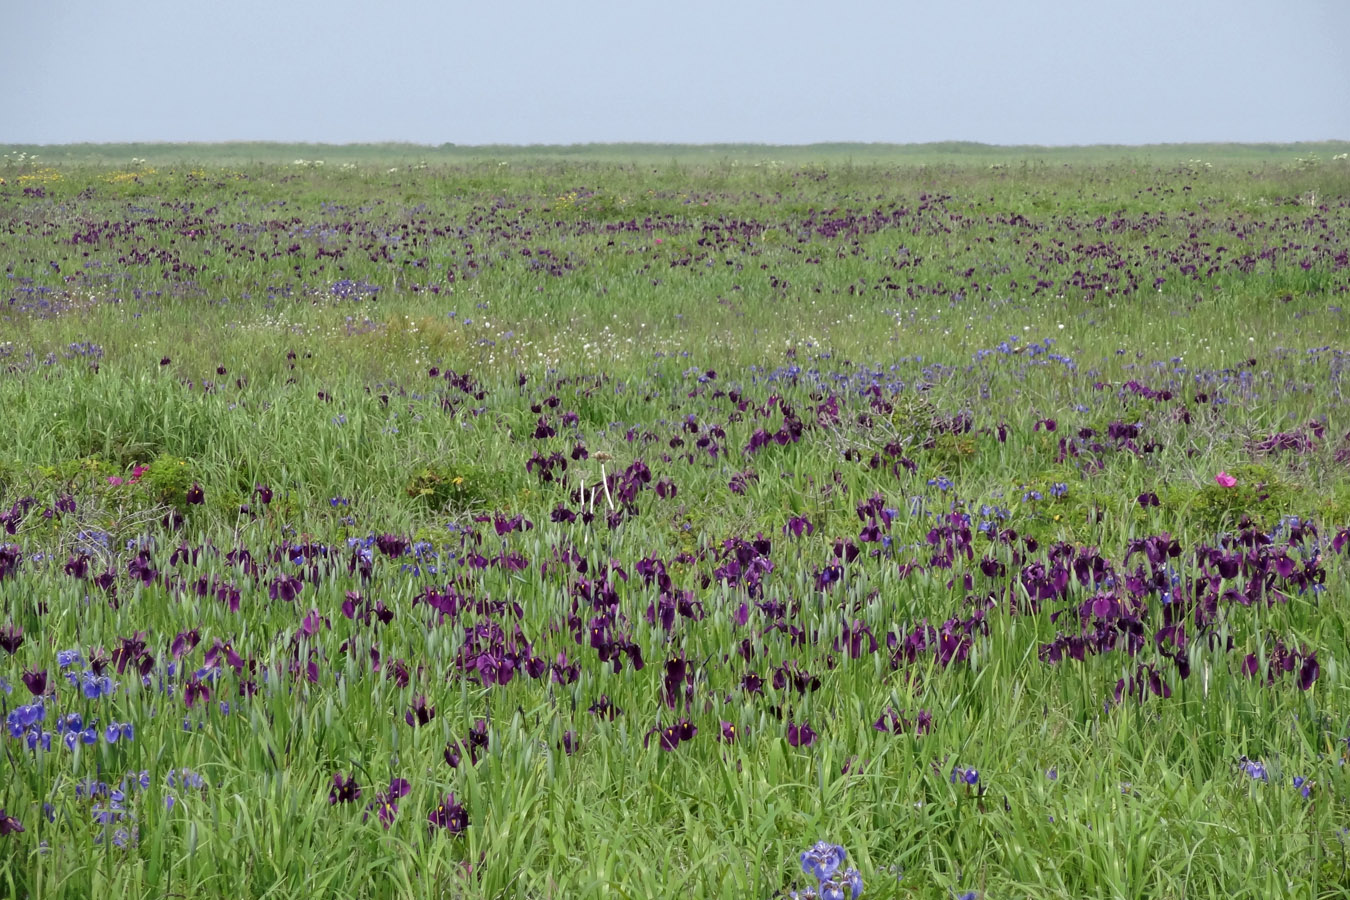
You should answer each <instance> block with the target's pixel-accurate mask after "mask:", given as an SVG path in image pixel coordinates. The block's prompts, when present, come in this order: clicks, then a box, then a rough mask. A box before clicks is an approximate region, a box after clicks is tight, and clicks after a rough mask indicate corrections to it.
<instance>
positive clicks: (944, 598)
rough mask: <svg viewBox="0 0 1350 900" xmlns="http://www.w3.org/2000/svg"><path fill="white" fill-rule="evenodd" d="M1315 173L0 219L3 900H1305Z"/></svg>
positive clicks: (1095, 169)
mask: <svg viewBox="0 0 1350 900" xmlns="http://www.w3.org/2000/svg"><path fill="white" fill-rule="evenodd" d="M1340 162H1342V161H1328V162H1327V163H1325V164H1320V165H1317V166H1308V165H1299V166H1288V167H1282V166H1279V165H1275V164H1270V165H1265V166H1263V167H1261V168H1251V167H1243V168H1239V167H1237V166H1236V165H1228V166H1215V167H1213V168H1203V167H1198V166H1195V165H1192V164H1184V165H1173V166H1160V165H1140V164H1138V163H1133V164H1125V163H1115V164H1110V165H1098V166H1091V167H1088V166H1082V167H1077V168H1067V169H1062V170H1061V169H1058V168H1055V169H1047V168H1046V167H1034V166H1033V167H1022V168H1018V167H1011V168H1007V167H999V168H993V169H987V168H978V169H977V168H973V167H952V166H941V167H924V168H881V167H875V168H868V167H857V166H852V167H844V166H835V167H831V166H823V167H822V166H801V167H797V166H781V167H779V166H775V167H768V166H765V167H760V168H746V167H738V166H730V165H727V166H716V167H704V168H690V167H669V168H661V167H660V166H658V167H656V169H655V170H653V168H652V167H650V166H642V167H637V166H631V165H630V166H622V165H618V164H613V165H606V166H600V165H593V164H584V163H574V164H567V165H563V164H554V165H542V164H541V165H535V166H518V167H515V168H511V167H500V166H497V165H496V164H495V163H494V164H492V165H480V164H471V163H465V164H463V165H459V166H454V167H451V166H445V167H426V168H419V167H408V168H399V169H397V170H396V171H393V172H389V171H386V170H384V169H366V168H363V167H355V166H354V167H352V168H348V169H334V170H330V171H318V170H315V169H314V168H312V167H303V168H298V167H279V166H250V167H242V168H237V169H234V170H228V171H226V170H223V169H215V168H203V169H191V170H186V169H185V170H179V169H174V168H172V167H170V166H156V167H155V170H154V171H153V172H150V171H141V170H137V171H135V172H132V171H130V170H128V171H121V170H117V171H109V170H107V169H103V168H95V167H91V168H74V167H69V168H57V167H52V168H50V169H47V168H43V169H37V168H36V167H33V166H30V167H28V168H24V167H18V166H11V167H9V168H6V169H4V170H0V176H2V177H3V178H4V184H3V185H0V199H3V201H4V203H3V204H0V210H3V212H0V261H2V262H3V264H4V266H5V270H6V275H7V281H6V283H5V286H6V294H5V295H4V297H3V299H4V305H3V306H0V327H3V331H0V334H2V335H3V340H2V341H0V409H4V410H5V424H6V437H7V441H6V443H5V445H4V447H3V448H0V527H2V528H3V529H4V532H3V535H0V604H2V606H3V612H2V613H0V712H2V713H3V717H4V721H5V732H4V734H3V736H0V743H3V746H4V749H5V752H6V775H5V778H4V779H3V781H0V885H3V889H4V893H5V895H7V896H9V895H12V896H16V897H48V896H71V897H86V896H92V895H100V896H102V895H105V894H109V893H111V894H112V895H114V896H135V897H142V896H143V897H152V896H163V895H166V894H175V895H182V896H188V897H217V896H219V897H225V896H230V897H235V896H241V895H244V896H252V895H263V894H269V895H275V896H287V897H288V896H296V897H299V896H306V897H308V896H327V895H333V896H351V897H406V896H445V897H458V896H464V897H481V896H486V897H516V896H526V897H586V896H596V897H600V896H606V897H613V896H641V897H667V896H669V897H684V896H718V897H747V898H768V897H774V896H784V895H787V894H789V893H790V892H796V893H797V895H798V896H802V895H804V894H805V892H806V891H808V890H813V891H816V892H817V893H818V894H822V895H823V893H824V892H827V891H829V892H833V891H842V892H844V893H845V894H846V895H853V893H854V889H855V886H856V887H857V889H858V890H859V891H861V890H862V886H863V885H865V886H866V889H865V894H864V896H866V897H868V898H873V897H879V898H885V897H924V898H927V897H932V898H939V897H951V896H958V897H964V896H979V897H990V898H1003V897H1038V898H1039V897H1075V898H1076V897H1140V898H1153V897H1174V896H1175V897H1180V896H1192V895H1196V896H1217V895H1221V894H1222V895H1229V896H1233V897H1268V896H1285V895H1289V896H1316V897H1336V896H1344V895H1345V894H1346V893H1347V892H1350V868H1348V867H1350V832H1347V828H1350V806H1348V805H1347V803H1348V801H1350V775H1348V774H1347V771H1348V770H1347V766H1346V765H1345V763H1346V762H1347V759H1350V744H1347V741H1348V740H1350V720H1348V719H1347V680H1346V674H1345V666H1346V664H1347V657H1346V647H1347V645H1348V644H1350V635H1348V634H1347V632H1348V631H1350V628H1348V626H1347V621H1350V619H1348V618H1347V609H1346V601H1345V597H1346V594H1347V587H1348V586H1350V585H1348V583H1347V579H1348V578H1350V568H1348V567H1347V561H1346V556H1347V554H1350V479H1347V472H1348V471H1350V470H1348V468H1347V467H1348V466H1350V438H1348V437H1347V432H1348V431H1350V420H1347V418H1346V415H1345V411H1344V398H1343V396H1342V381H1343V378H1344V375H1345V371H1346V369H1347V366H1348V365H1350V356H1347V351H1346V349H1345V343H1346V342H1345V338H1346V336H1347V328H1346V324H1345V320H1344V316H1343V312H1342V303H1343V302H1344V300H1345V295H1346V294H1347V292H1350V263H1347V256H1346V254H1347V252H1350V245H1347V243H1346V238H1345V235H1346V234H1347V233H1350V231H1348V230H1347V229H1348V228H1350V221H1348V219H1350V212H1348V211H1347V210H1348V209H1350V205H1348V204H1350V200H1348V199H1347V198H1350V171H1348V170H1347V168H1346V167H1345V166H1343V165H1340ZM128 175H130V176H131V177H126V176H128ZM1310 198H1315V202H1314V200H1311V199H1310ZM803 847H806V848H810V849H809V850H808V851H807V852H806V853H803V852H802V848H803ZM844 847H847V848H848V850H847V851H846V853H845V851H844V850H843V848H844ZM845 855H846V856H847V862H846V863H845V862H844V858H845ZM832 895H833V894H832Z"/></svg>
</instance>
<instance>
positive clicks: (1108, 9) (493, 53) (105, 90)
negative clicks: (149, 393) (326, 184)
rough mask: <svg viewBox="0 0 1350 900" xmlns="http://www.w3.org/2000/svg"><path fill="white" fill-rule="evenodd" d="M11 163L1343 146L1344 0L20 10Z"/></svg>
mask: <svg viewBox="0 0 1350 900" xmlns="http://www.w3.org/2000/svg"><path fill="white" fill-rule="evenodd" d="M4 6H5V7H7V8H5V9H4V10H3V15H0V21H4V23H5V26H6V27H5V31H6V39H5V42H4V44H5V46H4V50H3V53H0V143H20V142H32V143H64V142H76V141H225V140H277V141H315V142H334V143H346V142H356V141H382V140H399V141H412V142H417V143H428V144H439V143H443V142H450V143H457V144H482V143H513V144H534V143H580V142H592V141H602V142H611V141H659V142H687V143H710V142H730V141H745V142H765V143H784V144H796V143H809V142H816V141H885V142H896V143H910V142H923V141H938V140H973V141H984V142H988V143H997V144H1024V143H1025V144H1085V143H1122V144H1140V143H1161V142H1181V141H1298V140H1324V139H1350V50H1347V47H1350V0H1023V2H1013V0H1008V2H990V0H926V2H914V0H891V2H869V0H837V2H834V3H828V4H827V3H809V4H808V3H803V2H795V0H779V2H765V0H723V2H715V0H687V2H683V3H671V2H662V3H653V2H643V0H634V2H615V0H570V2H554V0H550V2H543V0H501V2H482V0H479V2H476V3H465V2H461V0H443V2H432V0H384V2H380V3H374V2H366V3H358V2H354V0H234V2H229V3H225V2H218V0H122V2H117V3H114V2H110V0H6V2H5V3H4Z"/></svg>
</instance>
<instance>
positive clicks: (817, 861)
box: [801, 841, 848, 882]
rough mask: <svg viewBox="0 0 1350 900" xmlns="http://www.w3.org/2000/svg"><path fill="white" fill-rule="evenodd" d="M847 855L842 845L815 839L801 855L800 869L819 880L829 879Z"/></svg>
mask: <svg viewBox="0 0 1350 900" xmlns="http://www.w3.org/2000/svg"><path fill="white" fill-rule="evenodd" d="M846 856H848V851H846V850H845V849H844V848H843V847H842V846H840V845H838V844H831V843H828V842H826V841H817V842H816V844H815V846H813V847H812V848H811V849H810V850H803V851H802V855H801V863H802V871H803V872H805V873H806V874H807V875H810V876H812V877H813V878H815V879H816V881H819V882H826V881H829V880H830V879H831V878H833V877H834V873H835V872H836V871H837V870H838V869H839V866H841V865H842V864H843V862H844V858H845V857H846Z"/></svg>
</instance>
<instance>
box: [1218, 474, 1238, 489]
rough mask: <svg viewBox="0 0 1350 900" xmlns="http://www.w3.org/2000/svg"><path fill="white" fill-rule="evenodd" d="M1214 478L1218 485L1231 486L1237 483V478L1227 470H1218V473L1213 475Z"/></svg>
mask: <svg viewBox="0 0 1350 900" xmlns="http://www.w3.org/2000/svg"><path fill="white" fill-rule="evenodd" d="M1214 480H1215V481H1217V482H1218V483H1219V486H1220V487H1233V486H1234V485H1235V484H1237V479H1236V478H1234V477H1233V476H1232V475H1229V474H1228V473H1227V472H1220V473H1219V474H1218V475H1215V476H1214Z"/></svg>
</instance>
